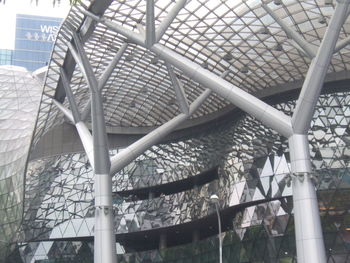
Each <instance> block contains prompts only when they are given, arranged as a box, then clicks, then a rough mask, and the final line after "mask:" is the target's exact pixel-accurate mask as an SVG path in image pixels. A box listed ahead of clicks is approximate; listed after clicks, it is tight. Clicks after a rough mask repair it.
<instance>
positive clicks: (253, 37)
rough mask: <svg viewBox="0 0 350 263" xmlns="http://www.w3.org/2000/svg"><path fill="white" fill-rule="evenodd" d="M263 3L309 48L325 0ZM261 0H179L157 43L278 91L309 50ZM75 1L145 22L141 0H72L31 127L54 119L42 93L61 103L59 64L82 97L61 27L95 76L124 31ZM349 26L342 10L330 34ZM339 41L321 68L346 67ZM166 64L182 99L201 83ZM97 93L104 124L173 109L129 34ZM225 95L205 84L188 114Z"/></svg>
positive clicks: (162, 12) (239, 81) (146, 122)
mask: <svg viewBox="0 0 350 263" xmlns="http://www.w3.org/2000/svg"><path fill="white" fill-rule="evenodd" d="M327 2H328V1H327ZM334 2H335V1H334ZM264 3H265V4H267V6H268V7H269V8H270V9H272V10H273V11H274V13H275V14H276V15H277V16H278V17H279V18H281V19H282V20H283V21H284V22H285V23H286V24H287V25H288V26H289V27H290V28H292V29H293V30H294V31H296V32H297V33H299V34H300V35H301V36H302V37H303V38H304V39H305V40H306V41H307V42H308V43H309V44H310V45H314V46H315V50H317V46H319V44H320V41H321V40H322V37H323V35H324V33H325V30H326V27H327V23H328V21H329V19H330V18H331V15H332V14H333V11H334V7H335V6H334V4H335V3H333V4H326V3H325V1H324V0H308V1H297V0H274V1H264ZM261 4H262V1H257V0H244V1H243V0H242V1H241V0H239V1H238V0H225V1H223V0H221V1H219V0H190V1H187V4H186V5H185V7H184V8H182V9H181V10H180V12H179V14H178V15H177V17H176V18H175V19H174V21H173V22H172V23H171V25H170V27H169V28H168V29H167V30H166V32H165V34H164V35H163V36H162V38H161V40H160V43H161V44H163V45H165V46H167V47H168V48H170V49H172V50H174V51H175V52H177V53H179V54H181V55H183V56H185V57H187V58H189V59H191V60H192V61H194V62H196V63H198V64H200V65H201V66H202V67H204V68H207V69H208V70H209V71H211V72H213V73H215V74H217V75H221V74H222V73H224V72H226V73H228V74H226V76H225V80H227V81H229V82H231V83H232V84H234V85H236V86H238V87H240V88H241V89H243V90H245V91H248V92H249V93H252V94H261V93H263V92H264V91H266V90H268V89H270V88H276V87H280V88H281V91H283V86H284V84H286V83H289V82H294V81H296V80H301V79H303V78H304V76H305V74H306V72H307V69H308V66H309V64H310V62H311V59H310V58H308V57H307V56H306V55H305V54H303V53H302V52H301V51H300V49H297V48H296V44H295V43H294V41H293V40H292V39H289V38H288V36H287V34H286V33H285V31H284V30H283V29H282V28H281V26H280V25H279V24H278V23H276V22H275V20H274V19H273V18H272V17H271V16H270V15H269V14H268V13H267V12H266V11H265V9H264V8H263V7H262V6H261ZM174 5H175V2H174V1H172V0H156V1H155V24H156V27H157V26H158V25H159V24H160V23H161V21H162V20H163V19H164V18H165V17H166V16H167V14H168V12H169V11H170V10H171V9H172V8H173V6H174ZM84 9H85V10H86V9H87V10H89V11H91V12H92V13H95V14H96V15H99V16H101V17H103V18H105V19H110V20H112V21H113V22H114V23H116V24H119V25H122V26H123V27H125V28H127V29H129V30H133V31H135V32H141V33H142V31H143V29H142V28H144V27H145V21H146V15H145V13H146V0H130V1H129V0H128V1H111V0H108V1H107V0H106V1H91V2H89V1H83V2H82V3H81V4H79V5H77V6H74V7H73V8H72V10H71V11H70V13H69V15H68V17H67V19H66V20H65V22H64V24H63V25H62V28H61V31H60V32H59V34H58V39H57V41H56V45H55V48H54V52H53V55H52V61H51V63H50V67H49V71H48V76H47V79H46V85H45V90H44V96H43V99H42V104H41V110H40V115H39V120H38V126H37V131H36V135H37V136H39V135H40V134H42V133H43V132H44V131H45V130H47V129H49V128H50V127H52V125H54V124H55V123H57V120H58V119H57V116H59V118H61V120H63V118H62V114H61V113H59V112H58V110H57V109H56V108H55V106H53V105H52V101H51V98H53V97H55V98H56V99H58V100H60V101H62V102H64V104H65V105H66V106H67V107H69V106H68V102H67V101H66V99H64V92H62V90H63V88H62V85H61V84H60V81H59V80H60V76H59V68H60V67H63V68H65V69H66V71H67V74H68V76H69V78H70V79H71V87H72V89H73V92H74V94H75V97H76V100H77V103H78V105H79V107H80V108H81V109H82V108H84V107H85V105H86V103H87V101H88V98H89V90H88V87H87V85H86V82H85V81H84V79H83V77H82V74H81V71H80V70H79V67H77V66H75V62H74V60H72V59H71V58H69V56H70V52H69V51H68V48H67V42H70V41H71V40H72V33H71V30H72V29H74V30H77V32H78V33H79V34H80V36H81V38H82V39H83V42H84V49H85V51H86V53H87V55H88V57H89V60H90V63H91V65H92V66H93V69H94V72H95V74H96V75H97V77H99V76H101V75H102V73H103V71H104V69H105V67H106V66H107V65H108V63H109V62H110V61H111V60H112V58H113V57H114V55H115V54H116V52H117V51H118V50H119V48H120V47H121V45H123V43H124V42H125V37H123V36H121V35H120V34H118V33H116V32H114V31H112V30H110V29H108V28H107V27H106V26H105V25H103V24H102V23H94V22H92V20H91V19H90V18H87V17H86V16H85V15H84V14H83V13H82V11H83V10H84ZM88 25H90V27H88ZM86 28H89V29H88V30H86ZM349 32H350V25H349V20H347V21H345V24H344V26H343V27H342V30H341V33H340V39H344V38H346V37H347V36H348V34H349ZM349 51H350V49H349V48H348V47H346V48H343V49H342V50H341V51H339V52H337V53H335V54H334V56H333V59H332V61H331V66H330V67H329V72H340V71H347V70H348V69H349V61H350V53H349ZM175 73H176V74H177V76H178V78H179V79H180V80H181V82H182V83H183V85H184V88H185V93H186V95H187V99H188V101H189V102H192V101H193V100H194V99H195V98H196V97H198V96H199V94H200V93H201V92H202V91H203V90H204V87H202V86H200V85H198V84H197V83H195V82H194V81H192V80H191V79H190V78H188V77H187V76H185V74H183V73H182V72H181V71H179V70H177V69H175ZM62 94H63V95H62ZM102 94H103V97H104V108H105V116H106V124H107V127H108V128H110V130H113V129H114V128H118V127H119V128H120V127H128V128H130V127H138V128H139V127H143V128H145V127H154V126H159V125H161V124H162V123H164V122H166V121H168V120H170V119H171V118H172V117H174V116H176V115H177V114H179V113H180V112H181V111H180V109H179V107H178V105H177V102H176V99H175V93H174V88H173V86H172V83H171V80H170V78H169V74H168V72H167V68H166V66H165V64H164V62H163V61H162V60H161V59H159V58H157V57H156V56H155V54H153V53H152V52H150V51H148V50H146V49H145V48H143V47H141V46H138V45H136V44H134V43H128V46H127V48H126V51H125V52H124V54H123V56H122V58H121V60H120V61H119V63H118V64H117V66H116V67H115V68H114V70H113V72H112V75H111V76H110V78H109V79H108V81H107V83H106V85H105V87H104V88H103V90H102ZM229 105H230V103H229V102H228V101H226V100H225V99H223V98H221V97H219V96H218V95H216V94H212V95H211V96H210V98H209V99H207V101H206V102H205V104H204V105H202V106H201V108H200V109H199V110H198V111H197V112H196V113H195V114H194V115H193V116H192V117H191V119H190V120H189V121H191V120H194V119H200V118H206V117H207V116H210V115H215V114H216V113H217V112H220V111H224V110H225V109H227V108H228V107H229Z"/></svg>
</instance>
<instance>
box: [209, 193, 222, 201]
mask: <svg viewBox="0 0 350 263" xmlns="http://www.w3.org/2000/svg"><path fill="white" fill-rule="evenodd" d="M210 201H211V202H212V203H219V201H220V199H219V197H218V196H217V195H216V194H213V195H211V196H210Z"/></svg>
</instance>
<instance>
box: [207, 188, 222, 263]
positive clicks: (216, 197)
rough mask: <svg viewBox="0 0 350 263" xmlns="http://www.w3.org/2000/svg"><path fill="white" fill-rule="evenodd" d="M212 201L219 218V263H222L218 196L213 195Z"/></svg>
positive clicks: (219, 219)
mask: <svg viewBox="0 0 350 263" xmlns="http://www.w3.org/2000/svg"><path fill="white" fill-rule="evenodd" d="M210 200H211V202H212V203H213V204H215V209H216V215H217V217H218V226H219V262H220V263H222V239H221V218H220V213H219V197H218V196H217V195H215V194H214V195H211V196H210Z"/></svg>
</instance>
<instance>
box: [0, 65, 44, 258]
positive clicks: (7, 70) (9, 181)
mask: <svg viewBox="0 0 350 263" xmlns="http://www.w3.org/2000/svg"><path fill="white" fill-rule="evenodd" d="M40 95H41V85H40V83H39V81H38V80H36V79H35V78H34V77H33V75H32V74H30V73H29V72H28V71H26V70H25V69H24V68H20V67H11V66H1V67H0V254H2V255H4V254H5V255H6V254H7V253H8V246H9V244H10V243H12V242H14V241H16V240H17V238H18V237H17V236H16V232H17V230H18V229H19V227H20V223H21V219H22V213H23V194H24V176H25V175H24V172H25V166H26V162H27V158H28V151H29V146H30V142H31V138H32V134H33V130H34V125H35V121H36V115H37V112H38V109H39V103H40ZM0 261H1V259H0Z"/></svg>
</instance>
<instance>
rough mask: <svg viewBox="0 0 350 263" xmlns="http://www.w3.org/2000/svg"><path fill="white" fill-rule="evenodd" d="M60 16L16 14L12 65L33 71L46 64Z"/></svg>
mask: <svg viewBox="0 0 350 263" xmlns="http://www.w3.org/2000/svg"><path fill="white" fill-rule="evenodd" d="M61 21H62V19H61V18H53V17H43V16H31V15H17V17H16V39H15V50H14V54H13V65H16V66H22V67H25V68H27V69H28V70H29V71H34V70H36V69H38V68H41V67H44V66H45V65H47V64H48V62H49V60H50V56H51V52H52V47H53V44H54V42H55V40H56V36H57V33H58V30H59V25H60V23H61Z"/></svg>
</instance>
